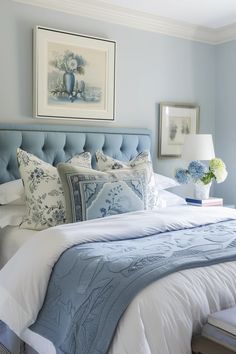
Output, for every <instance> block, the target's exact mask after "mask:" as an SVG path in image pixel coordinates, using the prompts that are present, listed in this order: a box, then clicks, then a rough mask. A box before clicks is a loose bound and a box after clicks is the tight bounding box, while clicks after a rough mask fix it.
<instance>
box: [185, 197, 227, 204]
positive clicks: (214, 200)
mask: <svg viewBox="0 0 236 354" xmlns="http://www.w3.org/2000/svg"><path fill="white" fill-rule="evenodd" d="M185 200H186V202H187V204H191V205H199V206H207V205H212V206H213V205H223V198H208V199H195V198H186V199H185Z"/></svg>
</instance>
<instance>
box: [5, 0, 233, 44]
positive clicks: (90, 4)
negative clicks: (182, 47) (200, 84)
mask: <svg viewBox="0 0 236 354" xmlns="http://www.w3.org/2000/svg"><path fill="white" fill-rule="evenodd" d="M0 1H1V0H0ZM12 1H15V2H18V3H22V4H28V5H32V6H40V7H44V8H47V9H50V10H56V11H60V12H64V13H69V14H72V15H74V16H84V17H89V18H92V19H95V20H100V21H105V22H110V23H114V24H118V25H122V26H128V27H132V28H138V29H140V30H144V31H152V32H156V33H161V34H165V35H168V36H174V37H178V38H184V39H189V40H194V41H200V42H205V43H211V44H219V43H225V42H229V41H232V40H236V0H12Z"/></svg>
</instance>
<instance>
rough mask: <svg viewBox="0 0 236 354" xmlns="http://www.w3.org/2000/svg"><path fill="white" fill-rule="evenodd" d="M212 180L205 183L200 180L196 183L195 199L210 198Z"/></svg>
mask: <svg viewBox="0 0 236 354" xmlns="http://www.w3.org/2000/svg"><path fill="white" fill-rule="evenodd" d="M210 189H211V182H210V183H208V184H204V183H203V182H201V181H199V182H197V183H195V185H194V197H195V199H208V198H209V196H210Z"/></svg>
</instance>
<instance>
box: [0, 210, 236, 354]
mask: <svg viewBox="0 0 236 354" xmlns="http://www.w3.org/2000/svg"><path fill="white" fill-rule="evenodd" d="M229 219H236V210H234V209H227V208H221V207H212V208H209V209H202V208H197V207H186V206H183V207H177V208H174V207H172V208H165V209H161V210H159V211H155V212H149V213H147V212H136V213H129V214H126V215H118V216H114V217H108V218H105V219H103V220H101V219H100V220H93V221H88V222H83V223H80V224H68V225H63V226H59V227H55V228H51V229H48V230H44V231H42V232H38V234H37V235H36V236H35V237H34V238H32V239H31V240H30V241H29V242H27V243H26V244H25V245H24V246H23V247H21V249H20V250H19V251H18V252H17V254H16V255H15V256H14V257H13V258H12V259H11V260H10V261H9V262H8V264H7V265H6V266H5V267H4V268H3V270H2V271H1V272H0V319H1V320H3V321H4V322H5V323H7V324H8V325H9V327H10V328H12V329H13V330H14V331H15V332H16V333H18V334H19V335H20V336H21V337H22V338H24V339H25V340H27V335H29V334H30V333H29V330H27V328H26V327H27V326H29V325H30V324H31V323H33V322H34V320H35V319H36V317H37V313H38V311H39V309H40V307H41V305H42V302H43V299H44V295H45V292H46V289H47V283H48V280H49V276H50V272H51V269H52V267H53V265H54V263H55V262H56V260H57V259H58V257H59V256H60V254H61V253H62V252H63V251H64V250H65V249H66V248H69V247H71V246H72V245H74V244H79V243H81V242H86V241H94V240H95V241H96V240H103V241H105V240H112V239H120V238H123V237H125V236H126V235H127V229H129V236H130V237H137V236H139V237H141V236H142V235H143V234H146V233H149V234H153V233H157V232H163V231H165V230H175V229H180V228H188V227H194V226H197V225H203V224H206V223H207V224H208V223H212V222H219V221H223V220H229ZM35 249H36V250H37V252H35V251H34V250H35ZM19 264H21V267H20V269H19ZM235 274H236V262H231V263H225V264H219V265H216V266H212V267H206V268H200V269H199V270H198V269H194V270H188V271H183V272H178V273H175V274H172V275H170V276H169V277H166V278H163V279H161V280H159V281H157V282H155V283H154V284H152V285H150V286H149V287H147V288H146V289H144V290H143V291H142V292H141V293H140V294H139V295H138V296H137V297H136V298H135V299H134V300H133V301H132V303H131V304H130V306H129V308H128V309H127V311H126V312H125V314H124V316H123V318H122V319H121V321H120V324H119V326H118V329H117V331H116V335H115V338H114V341H113V344H112V346H111V348H110V352H109V354H127V353H128V354H133V353H136V354H173V353H175V354H190V353H191V348H190V342H191V335H192V332H193V331H197V330H199V329H200V327H201V324H202V323H203V322H204V321H205V320H206V316H207V315H208V313H209V312H211V311H216V310H219V309H221V308H225V307H230V306H232V305H234V304H235V302H236V294H235V293H236V291H235V289H236V276H235ZM222 284H223V286H222ZM31 335H32V332H31ZM36 337H37V335H35V338H34V339H33V337H32V336H31V339H33V342H34V343H33V342H32V341H30V340H29V342H30V343H29V344H31V345H32V346H33V347H34V348H35V349H36V350H38V351H39V353H41V354H45V347H44V348H42V346H41V344H40V342H41V340H42V337H41V339H40V338H38V340H39V339H40V340H39V341H38V344H37V338H36ZM41 343H42V342H41ZM45 345H47V348H48V350H47V354H51V353H55V350H54V348H53V347H52V346H50V343H46V342H45Z"/></svg>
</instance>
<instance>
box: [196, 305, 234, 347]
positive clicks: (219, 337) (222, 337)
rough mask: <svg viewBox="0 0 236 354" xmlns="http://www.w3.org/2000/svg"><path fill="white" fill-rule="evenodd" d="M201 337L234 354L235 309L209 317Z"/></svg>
mask: <svg viewBox="0 0 236 354" xmlns="http://www.w3.org/2000/svg"><path fill="white" fill-rule="evenodd" d="M202 336H203V337H206V338H208V339H210V340H212V341H214V342H216V343H220V344H221V345H223V346H224V347H226V348H229V349H231V350H232V351H233V353H235V352H236V307H232V308H229V309H227V310H223V311H219V312H216V313H214V314H211V315H209V317H208V322H207V324H205V326H204V327H203V329H202Z"/></svg>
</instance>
